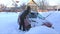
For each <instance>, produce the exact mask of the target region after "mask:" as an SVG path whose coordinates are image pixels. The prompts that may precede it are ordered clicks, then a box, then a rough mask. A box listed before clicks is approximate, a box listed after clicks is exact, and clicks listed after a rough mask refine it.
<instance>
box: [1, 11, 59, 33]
mask: <svg viewBox="0 0 60 34" xmlns="http://www.w3.org/2000/svg"><path fill="white" fill-rule="evenodd" d="M50 13H51V15H50V16H49V17H47V18H46V20H38V18H37V19H36V20H38V21H37V22H39V24H38V25H40V24H41V22H40V21H49V22H51V23H52V24H53V26H54V30H55V31H57V32H60V23H59V22H60V12H57V11H55V12H54V11H51V12H43V13H41V12H40V14H41V15H42V16H44V17H46V16H47V15H48V14H50ZM18 15H19V13H12V12H10V13H9V12H8V13H7V12H0V34H24V33H25V32H23V31H20V30H18V23H17V18H18ZM38 25H37V26H38ZM41 29H42V28H41ZM43 30H44V29H43ZM49 31H50V30H49Z"/></svg>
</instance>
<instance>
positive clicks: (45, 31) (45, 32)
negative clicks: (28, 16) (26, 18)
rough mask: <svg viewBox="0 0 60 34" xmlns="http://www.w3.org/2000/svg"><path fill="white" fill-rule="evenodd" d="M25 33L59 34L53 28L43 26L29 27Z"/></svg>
mask: <svg viewBox="0 0 60 34" xmlns="http://www.w3.org/2000/svg"><path fill="white" fill-rule="evenodd" d="M25 34H59V33H58V32H57V31H55V30H54V29H51V28H48V27H45V26H39V27H34V28H31V29H30V30H29V31H28V32H26V33H25Z"/></svg>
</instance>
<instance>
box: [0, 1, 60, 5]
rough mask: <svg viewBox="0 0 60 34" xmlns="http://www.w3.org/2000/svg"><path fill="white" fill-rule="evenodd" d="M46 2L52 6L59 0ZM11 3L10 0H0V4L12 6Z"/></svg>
mask: <svg viewBox="0 0 60 34" xmlns="http://www.w3.org/2000/svg"><path fill="white" fill-rule="evenodd" d="M14 1H15V0H14ZM17 1H20V2H19V3H18V5H21V4H22V3H28V2H29V0H17ZM47 2H48V3H49V5H51V6H54V5H58V4H59V2H60V0H47ZM12 3H13V2H12V0H0V4H4V5H6V6H12Z"/></svg>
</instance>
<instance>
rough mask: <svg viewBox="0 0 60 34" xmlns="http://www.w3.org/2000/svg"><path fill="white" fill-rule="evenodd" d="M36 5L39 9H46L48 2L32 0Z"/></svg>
mask: <svg viewBox="0 0 60 34" xmlns="http://www.w3.org/2000/svg"><path fill="white" fill-rule="evenodd" d="M32 1H33V2H34V3H35V4H36V5H37V6H38V7H39V9H42V10H46V9H47V6H48V3H47V1H46V0H37V1H38V2H36V1H34V0H32Z"/></svg>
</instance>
